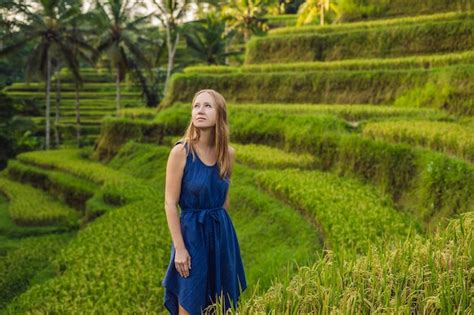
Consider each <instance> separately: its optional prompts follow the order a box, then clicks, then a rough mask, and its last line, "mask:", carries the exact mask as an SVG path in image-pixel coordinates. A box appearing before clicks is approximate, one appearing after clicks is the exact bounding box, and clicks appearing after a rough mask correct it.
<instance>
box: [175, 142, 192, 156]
mask: <svg viewBox="0 0 474 315" xmlns="http://www.w3.org/2000/svg"><path fill="white" fill-rule="evenodd" d="M178 143H184V147H185V149H186V155H187V154H188V153H189V149H188V144H187V143H186V142H184V141H183V140H178V141H176V142H175V144H174V145H177V144H178Z"/></svg>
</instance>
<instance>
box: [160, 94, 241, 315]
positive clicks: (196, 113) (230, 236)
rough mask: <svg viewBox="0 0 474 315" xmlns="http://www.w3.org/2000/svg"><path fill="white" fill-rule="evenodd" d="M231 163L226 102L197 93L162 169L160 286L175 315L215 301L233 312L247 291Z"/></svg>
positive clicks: (216, 96) (195, 311)
mask: <svg viewBox="0 0 474 315" xmlns="http://www.w3.org/2000/svg"><path fill="white" fill-rule="evenodd" d="M190 153H191V154H190ZM234 160H235V152H234V150H233V148H232V147H230V146H229V128H228V123H227V106H226V103H225V99H224V97H223V96H222V95H221V94H219V93H218V92H216V91H214V90H212V89H204V90H200V91H198V92H197V93H196V94H195V95H194V98H193V101H192V110H191V121H190V123H189V125H188V127H187V130H186V132H185V135H184V137H183V138H182V139H181V140H179V141H178V142H176V143H175V145H174V147H173V148H172V149H171V152H170V155H169V158H168V162H167V166H166V188H165V190H166V191H165V209H166V217H167V221H168V227H169V230H170V233H171V237H172V244H171V257H170V262H169V266H168V269H167V271H166V275H165V277H164V279H163V283H162V284H163V286H164V288H165V294H164V305H165V307H166V308H167V309H168V311H169V312H170V313H171V314H173V315H175V314H180V315H181V314H191V315H195V314H201V312H202V311H203V310H204V309H205V308H206V307H207V306H209V305H210V304H213V303H215V302H216V301H217V299H218V298H219V300H220V301H221V302H222V303H223V305H224V308H225V310H226V311H227V310H228V309H229V308H230V307H231V304H230V303H232V306H233V307H234V308H237V300H238V298H239V296H240V294H241V293H242V292H243V291H244V290H245V289H246V288H247V281H246V277H245V272H244V267H243V263H242V259H241V256H240V247H239V242H238V239H237V234H236V232H235V229H234V226H233V223H232V221H231V218H230V216H229V214H228V210H229V203H230V200H229V185H230V177H231V174H232V169H233V164H234ZM177 204H178V205H179V207H180V208H181V214H180V215H178V211H177Z"/></svg>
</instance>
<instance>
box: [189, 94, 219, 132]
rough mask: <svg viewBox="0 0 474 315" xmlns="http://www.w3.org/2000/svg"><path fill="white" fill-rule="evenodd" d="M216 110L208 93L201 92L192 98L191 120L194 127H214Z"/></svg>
mask: <svg viewBox="0 0 474 315" xmlns="http://www.w3.org/2000/svg"><path fill="white" fill-rule="evenodd" d="M216 118H217V110H216V106H215V105H214V101H213V99H212V97H211V95H209V93H206V92H203V93H201V94H199V95H198V96H197V97H196V99H195V100H194V104H193V108H192V120H193V124H194V126H196V128H207V127H214V125H215V124H216Z"/></svg>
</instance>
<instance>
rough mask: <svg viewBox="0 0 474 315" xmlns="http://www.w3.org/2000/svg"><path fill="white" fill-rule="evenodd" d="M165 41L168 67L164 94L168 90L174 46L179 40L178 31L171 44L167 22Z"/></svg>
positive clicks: (174, 51)
mask: <svg viewBox="0 0 474 315" xmlns="http://www.w3.org/2000/svg"><path fill="white" fill-rule="evenodd" d="M166 41H167V45H166V46H168V68H167V69H166V80H165V87H164V91H163V95H166V93H167V92H168V82H169V79H170V76H171V71H172V70H173V62H174V54H175V53H176V46H177V45H178V41H179V33H176V40H175V42H174V45H172V44H171V31H170V26H169V24H168V25H167V26H166Z"/></svg>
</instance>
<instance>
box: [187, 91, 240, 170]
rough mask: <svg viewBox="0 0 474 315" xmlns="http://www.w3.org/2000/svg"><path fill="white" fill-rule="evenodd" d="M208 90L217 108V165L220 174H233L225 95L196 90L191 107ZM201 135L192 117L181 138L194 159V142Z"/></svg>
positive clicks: (215, 134)
mask: <svg viewBox="0 0 474 315" xmlns="http://www.w3.org/2000/svg"><path fill="white" fill-rule="evenodd" d="M204 92H207V93H209V95H211V97H212V99H213V100H214V105H215V107H216V110H217V117H216V125H215V126H214V144H215V146H216V151H217V165H218V167H219V175H220V177H221V178H224V176H228V177H230V176H231V171H230V156H229V125H228V122H227V105H226V102H225V99H224V97H223V96H222V95H221V94H220V93H219V92H217V91H215V90H213V89H202V90H199V91H197V92H196V94H194V97H193V101H192V103H191V108H192V106H194V102H195V101H196V98H197V97H198V95H199V94H201V93H204ZM200 137H201V132H200V130H199V129H198V128H196V127H195V126H194V124H193V122H192V117H191V119H190V122H189V124H188V127H187V128H186V131H185V133H184V136H183V137H182V138H181V139H180V140H179V141H183V142H184V143H187V144H188V148H189V149H190V151H191V153H192V154H193V161H194V159H195V152H194V147H193V144H195V143H197V142H198V140H199V138H200Z"/></svg>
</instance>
